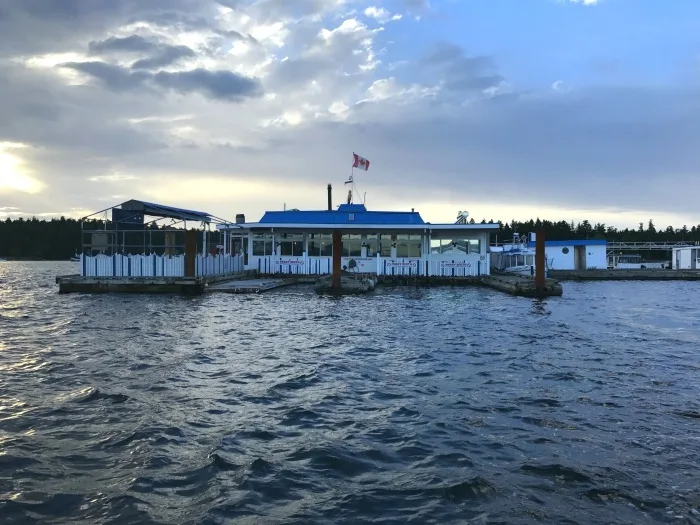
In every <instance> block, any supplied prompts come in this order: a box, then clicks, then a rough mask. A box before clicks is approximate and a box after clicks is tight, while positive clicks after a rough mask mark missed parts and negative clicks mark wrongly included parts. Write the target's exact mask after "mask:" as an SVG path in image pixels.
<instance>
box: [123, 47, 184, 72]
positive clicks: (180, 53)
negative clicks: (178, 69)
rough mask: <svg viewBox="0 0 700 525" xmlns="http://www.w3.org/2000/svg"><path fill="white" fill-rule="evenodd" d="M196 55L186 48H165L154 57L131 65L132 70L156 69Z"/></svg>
mask: <svg viewBox="0 0 700 525" xmlns="http://www.w3.org/2000/svg"><path fill="white" fill-rule="evenodd" d="M195 56H196V54H195V52H194V51H192V50H191V49H190V48H189V47H187V46H167V47H165V48H164V49H163V50H162V51H159V52H158V53H157V54H156V55H155V56H152V57H149V58H142V59H141V60H137V61H136V62H134V63H133V64H131V68H132V69H158V68H161V67H165V66H169V65H171V64H174V63H175V62H177V61H178V60H181V59H183V58H192V57H195Z"/></svg>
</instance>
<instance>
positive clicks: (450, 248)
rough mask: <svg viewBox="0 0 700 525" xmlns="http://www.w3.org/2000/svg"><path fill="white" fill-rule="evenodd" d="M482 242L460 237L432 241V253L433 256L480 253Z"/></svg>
mask: <svg viewBox="0 0 700 525" xmlns="http://www.w3.org/2000/svg"><path fill="white" fill-rule="evenodd" d="M480 252H481V241H480V240H479V239H469V238H464V237H458V238H455V239H430V253H432V254H433V255H466V254H469V253H477V254H478V253H480Z"/></svg>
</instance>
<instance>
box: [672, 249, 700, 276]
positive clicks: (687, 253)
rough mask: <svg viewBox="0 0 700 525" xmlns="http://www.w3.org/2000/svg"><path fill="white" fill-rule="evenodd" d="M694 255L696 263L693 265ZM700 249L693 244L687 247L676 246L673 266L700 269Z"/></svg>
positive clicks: (681, 268)
mask: <svg viewBox="0 0 700 525" xmlns="http://www.w3.org/2000/svg"><path fill="white" fill-rule="evenodd" d="M693 257H695V259H696V260H695V265H693ZM698 259H700V249H698V248H697V247H693V246H688V247H685V248H674V249H673V255H672V258H671V264H672V268H673V269H674V270H692V269H700V262H699V261H698Z"/></svg>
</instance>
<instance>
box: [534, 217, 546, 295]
mask: <svg viewBox="0 0 700 525" xmlns="http://www.w3.org/2000/svg"><path fill="white" fill-rule="evenodd" d="M544 252H545V250H544V231H542V230H540V231H538V232H537V233H536V234H535V289H536V290H537V291H539V292H542V291H544V288H545V272H546V269H547V268H546V266H545V265H546V262H545V255H544Z"/></svg>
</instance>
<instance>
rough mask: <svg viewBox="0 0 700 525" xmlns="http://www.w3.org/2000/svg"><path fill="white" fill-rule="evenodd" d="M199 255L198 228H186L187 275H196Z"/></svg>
mask: <svg viewBox="0 0 700 525" xmlns="http://www.w3.org/2000/svg"><path fill="white" fill-rule="evenodd" d="M196 255H197V230H185V277H195V274H196V271H197V270H196V265H195V257H196Z"/></svg>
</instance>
